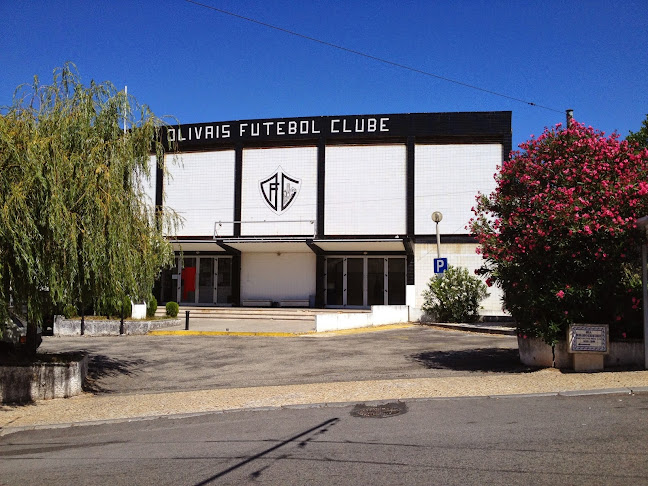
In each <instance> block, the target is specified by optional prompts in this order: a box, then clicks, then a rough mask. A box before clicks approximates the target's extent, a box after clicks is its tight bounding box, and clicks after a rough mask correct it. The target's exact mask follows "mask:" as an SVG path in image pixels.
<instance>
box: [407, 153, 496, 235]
mask: <svg viewBox="0 0 648 486" xmlns="http://www.w3.org/2000/svg"><path fill="white" fill-rule="evenodd" d="M414 153H415V168H414V173H415V177H414V191H415V192H414V194H415V197H414V201H415V203H414V204H415V209H414V211H415V213H414V214H415V219H414V223H415V233H416V234H418V235H421V234H435V233H436V228H435V223H434V222H433V221H432V219H431V215H432V213H433V212H434V211H441V213H443V220H442V221H441V223H439V231H440V232H441V234H468V233H469V231H468V230H467V229H466V225H467V224H468V221H469V220H470V218H471V217H472V216H473V213H472V211H471V208H472V207H473V206H474V205H475V196H476V195H477V193H478V192H479V191H481V192H482V193H484V194H490V193H491V192H492V191H493V190H494V189H495V180H494V178H493V176H494V174H495V172H496V170H497V166H498V165H500V164H501V163H502V145H500V144H474V145H473V144H470V145H416V147H415V152H414Z"/></svg>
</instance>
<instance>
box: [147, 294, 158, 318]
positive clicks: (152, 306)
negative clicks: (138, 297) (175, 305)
mask: <svg viewBox="0 0 648 486" xmlns="http://www.w3.org/2000/svg"><path fill="white" fill-rule="evenodd" d="M156 310H157V299H156V298H155V297H153V296H152V295H151V297H150V298H149V300H148V303H147V304H146V317H153V316H154V315H155V311H156Z"/></svg>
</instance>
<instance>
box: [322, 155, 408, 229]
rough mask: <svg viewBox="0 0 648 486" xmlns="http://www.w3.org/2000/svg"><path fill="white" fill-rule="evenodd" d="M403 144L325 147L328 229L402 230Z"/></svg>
mask: <svg viewBox="0 0 648 486" xmlns="http://www.w3.org/2000/svg"><path fill="white" fill-rule="evenodd" d="M406 166H407V164H406V147H405V145H404V144H399V145H351V146H349V145H341V146H329V147H326V186H325V198H326V210H325V213H324V231H325V233H326V234H327V235H372V234H387V235H391V234H393V235H397V234H398V235H402V234H404V233H405V232H406V228H407V223H406V219H407V218H406V201H407V198H406V194H407V184H406V172H405V171H406Z"/></svg>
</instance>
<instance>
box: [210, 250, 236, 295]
mask: <svg viewBox="0 0 648 486" xmlns="http://www.w3.org/2000/svg"><path fill="white" fill-rule="evenodd" d="M216 260H217V261H218V264H217V265H214V270H215V272H216V274H215V276H214V277H215V278H214V281H215V282H216V289H215V290H216V300H215V301H214V303H215V304H232V259H231V258H223V257H221V258H217V259H216Z"/></svg>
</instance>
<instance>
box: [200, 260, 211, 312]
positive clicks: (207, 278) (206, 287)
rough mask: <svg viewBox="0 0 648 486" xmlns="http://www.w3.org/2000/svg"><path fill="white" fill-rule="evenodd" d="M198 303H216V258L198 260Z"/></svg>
mask: <svg viewBox="0 0 648 486" xmlns="http://www.w3.org/2000/svg"><path fill="white" fill-rule="evenodd" d="M198 303H199V304H213V303H214V258H213V257H201V258H199V259H198Z"/></svg>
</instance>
